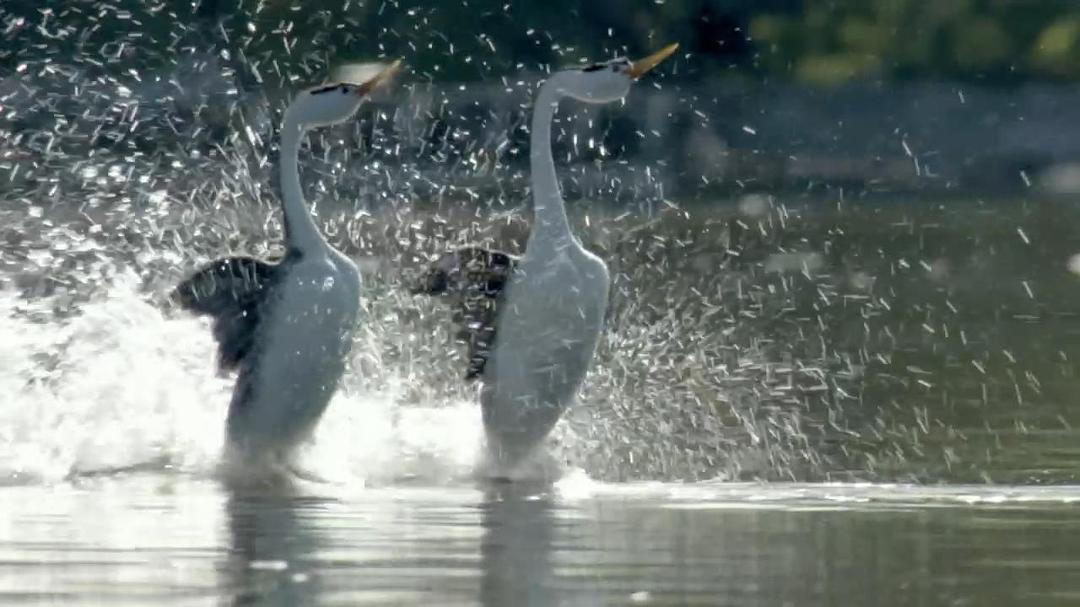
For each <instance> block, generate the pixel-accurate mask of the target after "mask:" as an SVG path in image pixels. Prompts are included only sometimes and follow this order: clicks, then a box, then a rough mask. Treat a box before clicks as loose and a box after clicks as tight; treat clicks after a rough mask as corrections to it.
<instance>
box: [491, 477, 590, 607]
mask: <svg viewBox="0 0 1080 607" xmlns="http://www.w3.org/2000/svg"><path fill="white" fill-rule="evenodd" d="M480 508H481V512H482V517H481V526H482V527H483V530H484V532H483V536H482V537H481V539H480V556H481V562H480V567H481V569H482V574H481V581H480V601H479V602H480V604H482V605H489V606H492V607H495V606H502V605H556V604H590V602H589V601H585V599H586V598H587V597H585V596H581V595H580V593H578V592H574V591H571V590H570V589H567V588H565V586H564V587H560V585H559V584H558V583H557V578H558V574H557V572H556V567H555V555H554V552H555V550H556V547H557V546H558V544H559V541H558V540H557V538H558V537H559V536H560V535H561V534H562V532H563V531H565V523H564V522H561V521H560V517H559V511H560V508H559V506H558V504H557V502H556V500H555V499H554V498H553V496H552V488H551V485H550V484H546V483H498V484H494V485H491V486H489V487H488V488H487V490H486V491H485V494H484V500H483V503H482V504H481V506H480ZM582 601H585V602H584V603H583V602H582Z"/></svg>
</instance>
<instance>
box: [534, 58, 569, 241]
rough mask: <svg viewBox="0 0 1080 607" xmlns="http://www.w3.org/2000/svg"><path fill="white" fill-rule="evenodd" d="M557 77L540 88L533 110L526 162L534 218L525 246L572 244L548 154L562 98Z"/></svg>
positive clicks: (562, 203) (552, 163)
mask: <svg viewBox="0 0 1080 607" xmlns="http://www.w3.org/2000/svg"><path fill="white" fill-rule="evenodd" d="M558 78H559V74H555V75H553V76H552V77H551V78H550V79H549V80H548V81H547V82H545V83H544V85H543V86H541V87H540V92H539V93H537V95H536V105H535V107H534V108H533V117H532V133H531V135H530V137H531V139H530V152H529V161H530V165H531V169H532V186H533V187H532V197H533V215H534V219H533V228H532V232H531V234H530V235H529V244H528V247H532V246H533V245H534V244H541V243H552V244H554V245H555V246H559V245H560V244H564V243H567V242H573V236H572V235H571V233H570V222H569V221H568V220H567V218H566V205H565V203H564V202H563V198H562V193H561V192H560V191H559V179H558V177H557V176H556V174H555V160H554V158H552V155H551V122H552V120H553V119H554V118H555V110H556V108H557V107H558V104H559V99H560V98H561V97H562V95H561V94H560V92H559V85H558V82H557V80H558Z"/></svg>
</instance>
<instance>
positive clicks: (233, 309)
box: [172, 257, 280, 371]
mask: <svg viewBox="0 0 1080 607" xmlns="http://www.w3.org/2000/svg"><path fill="white" fill-rule="evenodd" d="M279 269H280V266H278V265H277V264H270V263H267V262H265V261H261V260H258V259H254V258H251V257H225V258H222V259H218V260H215V261H212V262H210V263H208V264H206V265H204V266H203V267H201V268H199V269H198V270H196V271H195V272H194V273H193V274H192V275H191V276H190V277H188V278H187V279H186V280H184V281H183V282H181V283H180V284H179V285H177V287H176V288H175V289H174V290H173V292H172V300H173V301H175V302H176V303H178V304H179V305H180V307H182V308H183V309H185V310H188V311H190V312H193V313H195V314H199V315H207V316H210V317H211V318H213V320H214V323H213V333H214V339H215V340H217V342H218V366H219V368H220V369H221V370H222V371H231V370H234V369H236V368H237V367H238V366H239V365H240V363H241V362H242V361H243V360H244V359H245V358H246V357H247V356H248V355H249V354H250V353H251V351H252V349H253V347H254V345H255V336H256V333H257V330H258V328H259V321H260V318H261V313H262V308H263V304H264V302H265V301H266V297H267V295H268V291H269V289H270V288H271V286H272V285H273V283H274V279H275V277H276V275H277V273H278V271H279Z"/></svg>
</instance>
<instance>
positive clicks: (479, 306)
mask: <svg viewBox="0 0 1080 607" xmlns="http://www.w3.org/2000/svg"><path fill="white" fill-rule="evenodd" d="M516 264H517V258H516V257H514V256H512V255H509V254H507V253H503V252H501V251H491V250H488V249H484V248H481V247H463V248H460V249H456V250H454V251H450V252H448V253H445V254H443V255H442V256H441V257H439V258H438V259H436V260H435V261H434V262H433V263H432V264H431V265H429V266H428V268H427V270H426V271H425V272H424V273H423V274H421V276H420V277H419V279H418V280H417V281H416V283H415V284H413V285H412V288H411V291H412V293H413V294H423V295H432V296H446V297H449V298H450V299H451V306H452V311H453V312H452V314H453V322H454V324H455V325H456V326H457V331H456V333H455V337H456V338H457V339H458V340H460V341H461V342H463V343H464V344H465V346H466V352H467V356H468V362H467V367H466V370H465V379H466V380H473V379H476V378H477V377H479V376H481V375H482V374H483V372H484V366H485V365H486V364H487V359H488V355H489V353H490V352H491V349H492V348H493V347H494V345H495V323H496V321H497V319H498V317H499V306H500V304H501V303H502V294H503V290H504V289H505V288H506V285H507V283H508V282H509V280H510V276H511V275H512V273H513V271H514V268H515V267H516Z"/></svg>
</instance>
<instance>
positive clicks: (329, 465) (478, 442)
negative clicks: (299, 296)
mask: <svg viewBox="0 0 1080 607" xmlns="http://www.w3.org/2000/svg"><path fill="white" fill-rule="evenodd" d="M136 282H137V281H136V280H135V278H134V277H127V278H126V279H124V280H122V281H120V282H118V283H117V284H114V285H112V287H111V288H109V289H107V290H105V291H107V295H105V296H103V297H100V298H98V299H96V300H94V301H91V302H89V303H87V304H85V305H83V306H81V309H80V312H79V313H78V314H77V315H74V316H71V317H69V318H66V319H61V318H58V317H56V316H55V315H54V314H52V312H51V310H50V307H49V306H50V302H48V301H38V302H33V303H31V302H27V301H25V300H22V299H20V298H19V297H18V296H17V295H15V294H14V293H10V292H0V343H3V344H4V347H3V348H0V394H3V395H4V400H5V402H4V405H3V407H2V408H0V454H3V456H2V457H0V484H3V483H14V482H19V483H21V482H46V483H49V482H56V481H60V480H62V479H64V478H67V477H69V476H71V475H73V474H86V473H96V472H104V473H108V472H110V471H114V470H123V469H130V468H140V467H153V468H156V467H166V466H167V467H170V468H175V469H178V470H180V471H182V472H185V473H193V474H196V475H202V474H207V475H209V474H214V473H215V472H216V470H217V466H218V464H219V462H220V459H221V450H222V439H223V435H224V432H223V424H224V418H225V411H226V407H227V405H228V401H229V396H230V392H231V389H232V382H233V379H232V378H231V377H219V376H218V375H217V373H216V370H215V344H214V342H213V339H212V337H211V335H210V331H209V327H208V323H207V322H205V321H203V320H199V319H195V318H192V317H190V316H187V315H179V316H178V317H176V318H169V317H167V316H166V315H165V314H163V312H162V311H161V310H160V309H159V308H158V307H156V306H155V305H153V304H152V303H150V302H149V301H147V298H146V297H145V296H144V295H142V294H141V293H140V292H139V290H138V288H137V286H136ZM358 346H359V344H358ZM350 373H352V370H350V371H349V372H347V377H346V379H345V380H344V381H343V386H342V389H341V390H340V391H339V392H338V394H337V395H336V396H335V398H334V400H333V402H332V403H331V405H330V408H329V410H328V411H327V413H326V416H325V417H324V419H323V422H322V423H321V424H320V426H319V428H318V430H317V432H316V439H315V442H314V445H313V446H312V447H311V448H310V449H309V450H308V451H307V452H306V453H305V454H304V457H303V458H302V459H301V463H302V466H303V467H304V469H305V470H310V471H312V472H313V473H314V474H315V475H316V476H320V477H324V478H328V479H331V480H337V481H341V482H343V483H347V484H368V483H389V482H394V481H396V480H400V479H403V478H406V479H407V478H419V479H422V480H423V481H426V482H435V483H442V482H453V481H455V480H458V479H462V478H465V477H468V476H469V475H470V474H471V473H472V471H473V469H474V467H475V464H476V462H477V459H478V456H479V453H480V450H481V447H482V436H483V432H482V427H481V420H480V412H479V408H478V407H477V405H476V404H475V403H473V402H470V401H467V400H461V401H455V402H430V403H415V402H403V399H404V396H403V395H404V394H405V393H406V392H407V391H406V390H404V389H403V388H404V386H405V383H404V382H405V381H406V380H392V381H390V382H389V385H387V386H385V387H379V388H378V389H377V392H371V391H370V389H364V388H361V387H360V386H361V385H362V382H361V381H360V380H359V378H356V377H350V376H349V374H350Z"/></svg>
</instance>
